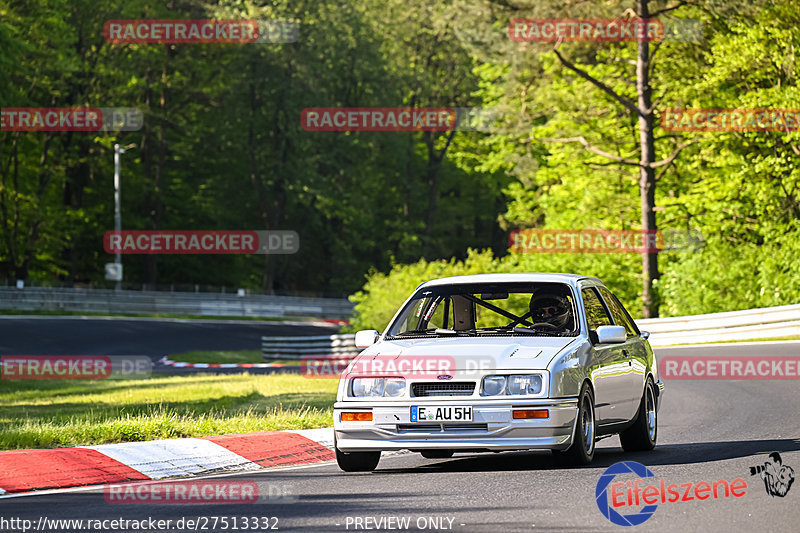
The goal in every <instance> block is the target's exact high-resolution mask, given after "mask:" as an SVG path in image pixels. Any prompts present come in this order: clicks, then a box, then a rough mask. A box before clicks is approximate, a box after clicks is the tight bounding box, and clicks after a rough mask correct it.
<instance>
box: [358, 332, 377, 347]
mask: <svg viewBox="0 0 800 533" xmlns="http://www.w3.org/2000/svg"><path fill="white" fill-rule="evenodd" d="M378 335H379V333H378V331H377V330H374V329H364V330H361V331H359V332H358V333H356V348H368V347H370V346H372V345H373V344H375V341H376V340H377V339H378Z"/></svg>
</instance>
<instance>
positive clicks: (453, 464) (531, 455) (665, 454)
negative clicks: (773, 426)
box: [376, 438, 800, 474]
mask: <svg viewBox="0 0 800 533" xmlns="http://www.w3.org/2000/svg"><path fill="white" fill-rule="evenodd" d="M794 451H800V439H797V438H791V439H764V440H743V441H719V442H693V443H685V444H661V445H657V446H656V447H655V449H654V450H652V451H649V452H632V453H629V452H625V451H623V450H622V448H619V447H616V448H598V449H597V451H596V452H595V456H594V461H593V462H592V464H591V465H589V466H588V467H586V468H597V467H601V468H605V467H608V466H610V465H612V464H614V463H617V462H619V461H637V462H640V463H643V464H646V465H648V466H657V465H683V464H696V463H709V462H715V461H723V460H726V459H737V458H742V457H751V456H756V455H766V454H768V453H771V452H794ZM563 468H565V467H563V466H560V465H559V464H557V463H556V461H555V460H554V458H553V456H552V455H551V454H550V453H549V452H538V451H537V452H503V453H483V454H474V455H468V456H455V457H453V458H451V459H446V460H434V461H431V462H430V463H428V464H423V465H421V466H416V467H413V468H386V467H383V466H382V465H379V466H378V470H377V471H376V473H380V474H407V473H412V472H413V473H424V472H497V471H503V470H506V471H520V470H551V469H563Z"/></svg>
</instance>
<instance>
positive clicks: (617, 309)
mask: <svg viewBox="0 0 800 533" xmlns="http://www.w3.org/2000/svg"><path fill="white" fill-rule="evenodd" d="M600 294H602V295H603V299H604V300H605V301H606V305H607V306H608V309H609V311H611V316H613V317H614V322H615V323H616V324H617V325H618V326H625V332H626V333H627V334H628V337H635V336H637V335H638V334H639V333H638V332H637V331H636V328H635V327H634V325H633V323H632V322H631V320H630V319H629V318H628V315H627V313H625V311H624V310H623V308H622V304H621V303H619V300H618V299H617V297H616V296H614V295H613V294H611V291H609V290H608V289H606V288H605V287H600Z"/></svg>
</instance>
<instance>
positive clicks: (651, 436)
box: [619, 378, 658, 452]
mask: <svg viewBox="0 0 800 533" xmlns="http://www.w3.org/2000/svg"><path fill="white" fill-rule="evenodd" d="M657 407H658V405H657V404H656V392H655V387H654V386H653V382H652V381H651V380H650V378H647V382H646V383H645V385H644V394H642V400H641V402H640V403H639V410H638V411H637V415H636V421H635V422H634V423H633V425H632V426H631V427H629V428H628V429H626V430H625V431H623V432H622V433H620V434H619V442H620V443H621V444H622V449H623V450H625V451H626V452H646V451H650V450H652V449H653V448H655V447H656V440H657V439H658V409H657Z"/></svg>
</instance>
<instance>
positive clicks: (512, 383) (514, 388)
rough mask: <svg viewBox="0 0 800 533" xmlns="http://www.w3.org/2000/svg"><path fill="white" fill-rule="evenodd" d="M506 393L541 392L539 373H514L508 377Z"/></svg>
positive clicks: (528, 393)
mask: <svg viewBox="0 0 800 533" xmlns="http://www.w3.org/2000/svg"><path fill="white" fill-rule="evenodd" d="M507 390H508V394H512V395H513V394H525V395H536V394H539V393H540V392H542V376H540V375H539V374H515V375H513V376H509V377H508V389H507Z"/></svg>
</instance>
